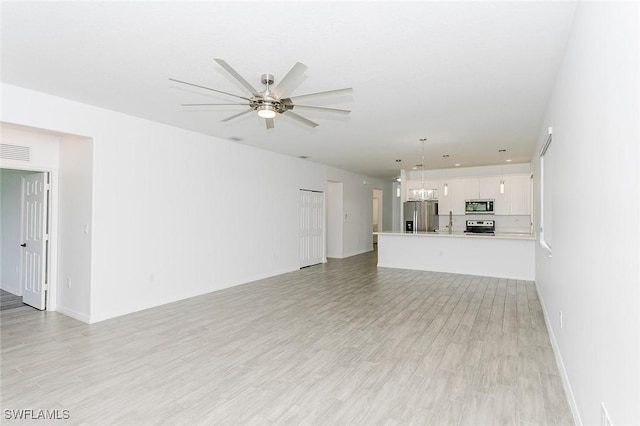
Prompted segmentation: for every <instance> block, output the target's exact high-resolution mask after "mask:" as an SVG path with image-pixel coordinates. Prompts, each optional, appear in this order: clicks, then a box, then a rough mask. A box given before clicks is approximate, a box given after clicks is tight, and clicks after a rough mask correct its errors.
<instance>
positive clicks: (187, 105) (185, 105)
mask: <svg viewBox="0 0 640 426" xmlns="http://www.w3.org/2000/svg"><path fill="white" fill-rule="evenodd" d="M222 105H247V104H180V106H183V107H199V106H222Z"/></svg>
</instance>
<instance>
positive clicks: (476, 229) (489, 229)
mask: <svg viewBox="0 0 640 426" xmlns="http://www.w3.org/2000/svg"><path fill="white" fill-rule="evenodd" d="M464 232H466V233H468V234H482V235H495V233H496V222H495V220H467V227H466V229H465V231H464Z"/></svg>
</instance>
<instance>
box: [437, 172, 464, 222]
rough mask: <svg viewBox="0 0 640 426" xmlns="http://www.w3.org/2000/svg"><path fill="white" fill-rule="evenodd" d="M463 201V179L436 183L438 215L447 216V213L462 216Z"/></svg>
mask: <svg viewBox="0 0 640 426" xmlns="http://www.w3.org/2000/svg"><path fill="white" fill-rule="evenodd" d="M445 185H446V191H445ZM445 192H446V195H445ZM464 200H465V180H464V179H443V180H441V181H439V182H438V214H440V215H447V214H449V212H452V213H453V214H456V215H460V214H464Z"/></svg>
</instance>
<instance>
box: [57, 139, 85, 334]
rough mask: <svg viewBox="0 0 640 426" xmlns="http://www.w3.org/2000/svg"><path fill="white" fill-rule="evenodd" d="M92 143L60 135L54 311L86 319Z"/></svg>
mask: <svg viewBox="0 0 640 426" xmlns="http://www.w3.org/2000/svg"><path fill="white" fill-rule="evenodd" d="M92 182H93V142H92V141H91V139H89V138H81V137H77V136H71V135H63V136H61V137H60V147H59V178H58V185H59V191H58V209H59V210H58V234H59V235H60V238H59V239H58V253H59V256H58V265H59V268H58V293H57V302H58V305H57V310H58V311H60V312H63V313H65V314H67V315H69V316H72V317H74V318H77V319H80V320H82V321H87V322H88V321H89V319H90V309H91V240H92V238H91V237H92V233H93V227H92V200H93V196H92V192H93V189H92Z"/></svg>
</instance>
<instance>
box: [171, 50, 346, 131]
mask: <svg viewBox="0 0 640 426" xmlns="http://www.w3.org/2000/svg"><path fill="white" fill-rule="evenodd" d="M214 61H216V62H217V63H218V64H219V65H220V66H221V67H222V68H224V69H225V70H226V71H227V72H228V73H229V74H231V76H232V77H233V78H235V79H236V80H237V81H238V82H240V84H242V86H244V87H245V88H246V89H247V91H248V92H249V93H250V94H251V97H247V96H240V95H235V94H233V93H228V92H223V91H222V90H218V89H212V88H210V87H205V86H201V85H199V84H194V83H189V82H186V81H182V80H176V79H175V78H170V79H169V80H170V81H172V82H175V83H178V84H181V85H186V86H191V87H196V88H199V89H204V90H207V91H212V92H216V93H221V94H224V95H227V96H232V97H234V98H239V99H242V100H243V101H244V102H238V103H225V104H182V105H181V106H183V107H203V106H218V105H246V106H248V107H249V109H247V110H244V111H242V112H240V113H238V114H234V115H232V116H230V117H227V118H225V119H223V120H221V121H222V122H223V123H224V122H227V121H230V120H232V119H234V118H237V117H240V116H243V115H245V114H249V113H251V112H253V111H257V112H258V116H260V117H261V118H264V121H265V124H266V126H267V129H273V127H274V120H273V119H274V117H276V115H278V114H281V115H283V116H285V117H289V118H292V119H294V120H297V121H299V122H301V123H303V124H306V125H307V126H310V127H317V126H318V123H315V122H313V121H311V120H309V119H308V118H305V117H303V116H301V115H300V114H297V113H295V112H293V111H292V110H293V109H294V108H302V109H305V108H306V109H313V110H318V111H325V112H332V113H338V114H344V115H348V114H349V113H350V112H351V111H349V110H346V109H338V108H327V107H321V106H315V105H301V104H298V103H295V102H294V99H295V100H296V102H297V101H299V100H303V101H304V100H309V99H312V98H315V97H319V96H326V95H344V94H348V93H352V92H353V89H352V88H350V87H349V88H345V89H335V90H327V91H323V92H315V93H308V94H305V95H298V96H291V97H288V95H289V94H290V93H291V91H292V90H294V89H295V88H296V87H297V85H298V84H299V83H300V79H301V78H302V76H303V74H304V72H305V71H306V70H307V66H306V65H304V64H302V63H300V62H296V64H295V65H294V66H293V67H292V68H291V69H290V70H289V72H288V73H287V74H286V75H285V76H284V78H283V79H282V80H281V81H280V82H279V83H278V85H277V86H276V87H275V88H272V87H271V85H272V84H273V82H274V77H273V75H271V74H263V75H262V78H261V81H262V84H264V85H265V90H263V91H262V92H259V91H258V90H256V89H255V88H254V87H253V86H252V85H251V84H250V83H249V82H248V81H247V80H245V79H244V78H243V77H242V76H241V75H240V74H239V73H238V72H237V71H236V70H234V69H233V68H232V67H231V66H230V65H229V64H228V63H227V62H225V61H224V60H222V59H219V58H214Z"/></svg>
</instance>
